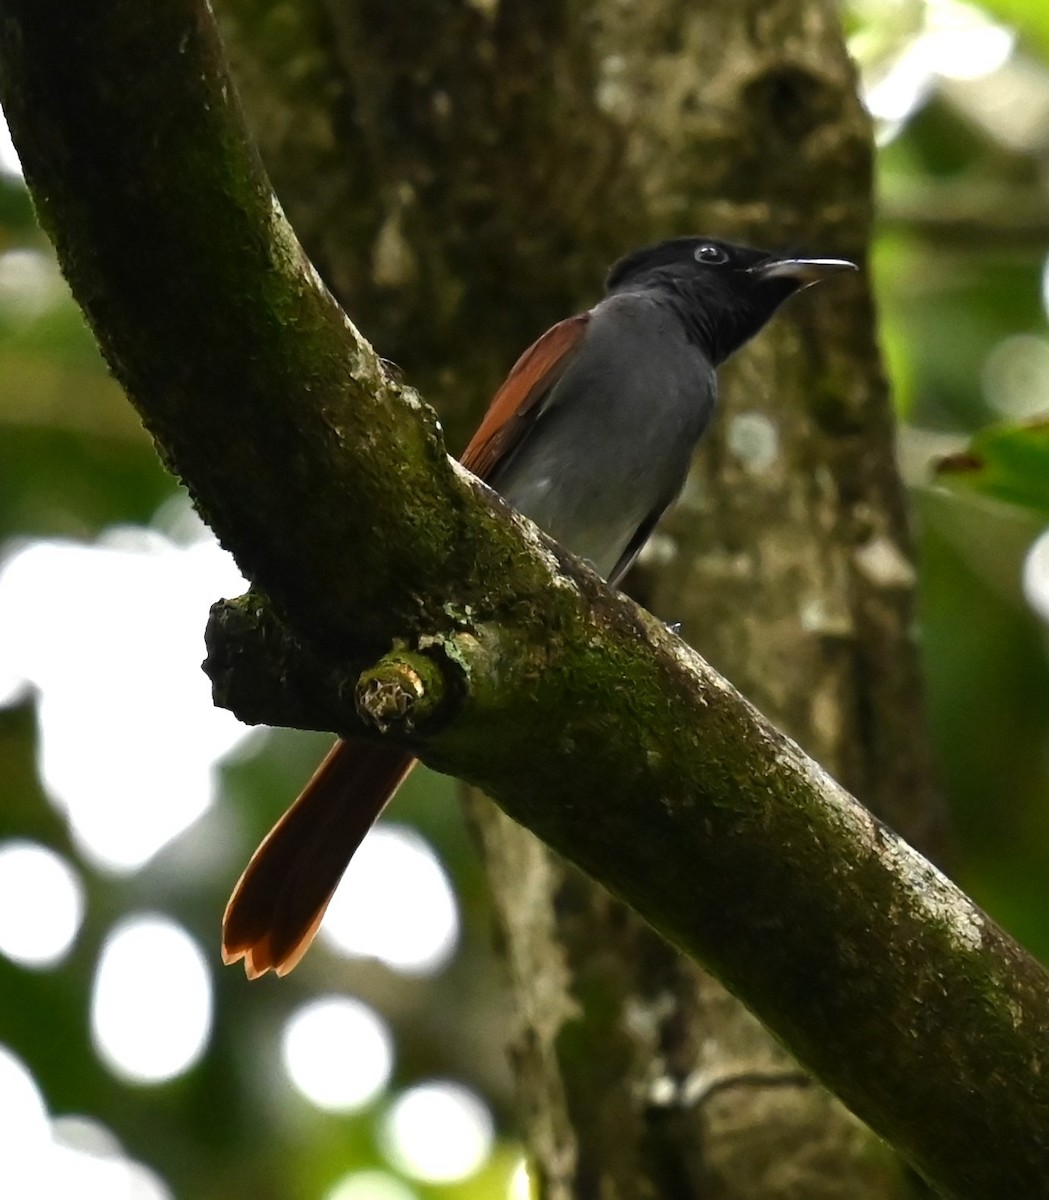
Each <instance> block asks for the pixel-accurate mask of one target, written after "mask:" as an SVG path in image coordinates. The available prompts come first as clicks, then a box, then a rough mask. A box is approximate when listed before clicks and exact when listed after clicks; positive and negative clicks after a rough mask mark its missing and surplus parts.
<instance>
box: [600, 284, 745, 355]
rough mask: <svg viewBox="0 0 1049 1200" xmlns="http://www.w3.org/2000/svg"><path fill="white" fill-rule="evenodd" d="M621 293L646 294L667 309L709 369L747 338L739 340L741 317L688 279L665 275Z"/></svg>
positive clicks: (729, 303)
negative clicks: (634, 292) (707, 362)
mask: <svg viewBox="0 0 1049 1200" xmlns="http://www.w3.org/2000/svg"><path fill="white" fill-rule="evenodd" d="M639 282H640V281H639ZM624 290H630V291H637V292H642V293H647V294H648V295H650V296H651V297H652V298H653V300H655V301H656V302H657V303H658V304H661V305H664V306H665V307H667V308H669V309H670V310H671V311H672V312H673V313H674V315H675V317H676V318H677V319H678V320H679V321H680V322H681V325H682V327H683V329H684V331H685V336H686V337H687V338H688V340H689V341H690V342H691V343H692V344H693V345H694V346H695V347H696V348H697V349H699V350H700V351H701V352H702V353H703V356H704V357H705V358H706V359H707V360H708V361H709V362H710V363H711V365H712V366H715V367H716V366H719V365H720V364H721V363H723V362H724V361H725V359H726V358H728V356H729V355H730V354H732V352H733V351H734V350H737V349H738V348H739V346H740V345H742V343H743V342H744V341H745V340H746V338H747V337H749V336H750V333H749V332H748V333H746V334H745V335H744V336H743V337H742V338H741V337H740V336H739V333H740V328H741V324H745V323H746V314H745V313H743V312H737V311H736V306H735V305H734V304H732V303H731V301H729V302H728V303H726V301H725V298H723V297H720V296H717V297H715V296H711V295H710V294H709V293H708V292H707V291H705V290H704V289H703V288H701V287H700V286H697V284H696V283H695V282H694V281H693V280H691V279H687V278H686V279H682V278H681V277H679V276H675V275H673V274H671V273H669V272H668V273H667V274H665V275H663V274H661V275H660V276H659V278H654V279H651V280H646V281H644V282H643V283H640V286H638V283H635V284H634V286H633V287H631V288H629V289H624ZM757 324H758V323H755V331H756V329H757Z"/></svg>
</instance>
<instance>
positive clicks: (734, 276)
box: [222, 237, 855, 979]
mask: <svg viewBox="0 0 1049 1200" xmlns="http://www.w3.org/2000/svg"><path fill="white" fill-rule="evenodd" d="M854 269H855V265H854V264H853V263H850V262H846V261H844V260H842V259H836V258H793V257H789V256H785V255H780V254H770V253H768V252H766V251H763V250H753V249H750V248H749V247H745V246H736V245H732V244H730V243H728V242H722V241H716V240H714V239H713V238H707V237H684V238H675V239H673V240H671V241H666V242H660V243H658V244H657V245H654V246H648V247H646V248H644V249H642V250H638V251H636V252H635V253H633V254H630V255H628V256H627V257H626V258H623V259H621V260H620V261H619V262H617V263H616V264H615V266H614V267H613V268H612V270H611V271H610V273H609V275H608V280H607V282H606V295H605V298H604V299H603V300H601V301H600V303H598V304H596V305H595V306H594V307H593V308H592V309H590V310H589V312H584V313H579V314H578V315H576V316H574V317H569V318H568V319H567V320H564V321H561V322H559V323H558V324H557V325H555V326H554V327H553V328H552V329H550V330H548V331H547V332H546V333H544V334H543V336H542V337H541V338H539V340H538V341H537V342H535V343H534V344H533V345H532V346H530V347H529V348H528V349H527V350H526V351H525V352H524V354H522V355H521V357H520V358H519V359H518V360H517V363H516V364H515V365H514V368H513V370H512V371H511V372H510V374H509V376H508V377H507V379H506V382H505V383H504V384H503V385H502V387H501V388H500V389H499V390H498V391H497V392H496V394H495V397H494V399H493V400H492V403H491V406H490V407H489V409H488V412H487V414H486V415H485V418H484V420H483V421H482V422H481V425H480V428H479V429H478V430H477V432H476V434H474V437H473V439H472V440H471V442H470V444H469V445H468V446H467V448H466V452H465V453H464V455H463V457H462V462H463V465H464V466H466V467H469V468H470V470H472V471H473V472H475V473H476V474H477V475H478V476H480V478H481V479H483V480H485V481H486V482H487V483H488V484H489V485H490V486H491V487H493V488H494V489H495V490H496V491H498V492H500V493H501V494H502V495H503V497H504V498H505V499H506V500H507V501H508V502H509V503H510V504H512V505H513V506H514V507H515V508H516V509H518V510H519V511H520V512H522V513H524V515H525V516H527V517H530V518H531V519H532V520H533V521H534V522H535V523H536V524H537V525H538V526H540V528H542V529H544V530H545V531H546V532H547V533H549V534H550V535H551V536H552V537H554V538H555V539H556V540H557V541H559V542H561V543H562V544H563V545H564V546H565V547H566V548H567V549H569V550H571V551H573V552H574V553H575V554H578V555H580V556H581V557H582V558H585V559H588V560H589V562H590V563H591V564H592V565H593V566H594V568H595V569H596V570H597V571H598V572H599V573H600V574H601V575H603V576H604V577H605V578H606V579H607V580H608V581H609V583H612V584H615V583H617V582H618V581H619V580H620V579H621V578H622V577H623V575H624V574H625V573H626V571H627V569H628V568H629V567H630V565H631V563H632V562H633V561H634V559H635V558H636V557H637V554H638V552H639V551H640V550H641V547H642V546H643V545H644V544H645V541H646V540H647V538H648V537H649V535H650V534H651V532H652V530H653V528H654V526H655V524H656V522H657V521H658V520H659V518H660V516H661V515H662V514H663V512H664V511H665V510H666V508H667V506H668V505H669V504H670V503H671V502H672V501H673V500H674V499H675V498H676V497H677V495H678V493H679V492H680V491H681V488H682V487H683V485H684V482H685V475H686V473H687V471H688V465H689V460H690V458H691V456H692V451H693V449H694V448H695V445H696V442H697V441H698V440H699V438H700V436H701V435H702V433H703V431H704V429H705V428H706V427H707V424H708V423H709V421H710V418H711V414H712V412H713V409H714V401H715V398H716V395H717V382H716V378H715V370H716V368H717V367H718V366H719V365H720V364H721V363H723V362H724V361H725V359H726V358H728V357H729V355H730V354H732V353H733V351H735V350H737V349H739V347H740V346H742V345H743V343H744V342H746V341H747V340H748V339H749V338H751V337H752V336H753V335H754V334H756V333H757V332H758V330H759V329H761V327H762V326H763V325H764V324H765V323H766V322H767V321H768V319H769V318H770V317H771V316H772V314H773V313H774V312H775V311H776V309H777V308H779V306H780V305H781V304H782V303H783V302H784V301H785V300H787V299H789V298H790V297H791V296H792V295H794V293H795V292H798V291H800V290H801V289H802V288H804V287H807V286H808V285H809V284H812V283H816V282H818V281H819V280H820V279H823V278H824V277H825V276H827V275H830V274H833V273H835V272H838V271H845V270H854ZM413 765H414V760H413V759H412V758H411V756H410V755H407V754H405V753H404V751H402V750H398V749H396V748H394V747H390V746H384V745H381V744H380V745H375V744H371V743H365V742H354V741H339V742H337V743H336V744H335V746H334V748H333V749H332V750H331V751H330V752H329V754H328V756H327V758H325V760H324V761H323V762H322V763H321V765H320V767H319V768H318V769H317V771H316V773H315V774H314V776H313V778H312V779H311V780H310V781H309V783H308V784H307V785H306V788H305V790H304V791H303V793H302V795H300V796H299V798H298V799H297V800H296V801H295V803H294V804H293V805H292V806H291V808H289V809H288V811H287V812H286V813H285V814H284V816H283V817H281V819H280V820H279V821H278V822H277V824H276V825H275V826H274V828H273V829H272V830H271V831H270V833H269V835H268V836H267V837H266V839H265V841H263V843H262V844H261V845H260V846H259V848H258V850H256V851H255V854H254V855H253V856H252V859H251V861H250V862H249V863H248V866H247V869H246V870H245V871H244V874H243V875H242V876H241V877H240V880H239V882H238V883H237V886H236V887H235V888H234V890H233V895H232V896H231V898H230V901H229V904H228V905H227V907H226V914H225V917H224V919H223V947H222V954H223V958H224V959H225V961H226V962H227V963H232V962H236V961H237V960H238V959H241V958H243V959H244V966H245V969H246V971H247V973H248V977H249V978H252V979H254V978H256V977H257V976H259V975H262V974H264V973H265V972H266V971H270V970H273V971H276V972H277V974H278V975H283V974H285V973H286V972H288V971H290V970H291V969H292V967H294V966H295V964H296V963H297V962H298V961H299V959H300V958H301V957H302V955H303V954H304V953H305V952H306V950H307V948H308V947H309V944H310V942H311V940H312V938H313V935H314V933H315V932H316V930H317V927H318V925H319V924H320V921H321V918H322V917H323V915H324V911H325V909H326V908H327V905H328V901H329V899H330V898H331V895H332V893H333V892H334V890H335V887H336V885H337V884H338V882H339V880H340V878H341V877H342V874H343V871H344V870H345V869H346V866H347V865H348V863H349V861H350V858H351V857H352V855H353V853H354V851H355V850H356V849H357V847H358V846H359V845H360V843H361V841H362V839H363V838H364V835H365V834H366V833H367V832H368V830H369V829H370V828H371V826H372V825H373V824H374V822H375V821H376V819H377V818H378V816H379V814H380V813H381V812H382V810H383V809H384V808H385V807H386V804H387V802H388V801H389V800H390V798H391V797H392V796H393V794H394V792H395V791H396V790H397V787H398V786H399V784H400V783H401V781H402V780H403V779H404V777H405V776H406V775H407V774H408V772H409V771H410V770H411V768H412V766H413Z"/></svg>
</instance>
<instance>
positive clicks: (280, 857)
mask: <svg viewBox="0 0 1049 1200" xmlns="http://www.w3.org/2000/svg"><path fill="white" fill-rule="evenodd" d="M414 765H415V759H413V758H412V757H411V755H408V754H405V753H404V752H403V751H401V750H395V749H393V748H391V747H387V746H373V745H370V744H369V743H367V742H345V741H340V742H336V743H335V745H334V746H333V747H332V748H331V750H330V751H329V752H328V755H327V757H326V758H325V759H324V761H323V762H322V763H321V765H320V766H319V767H318V768H317V770H316V771H315V772H314V774H313V777H312V779H310V781H309V783H307V784H306V787H305V788H304V789H303V791H302V794H301V795H300V796H299V798H298V799H297V800H296V801H295V803H294V804H293V805H292V806H291V808H289V809H288V811H287V812H286V813H285V814H284V816H283V817H281V819H280V820H279V821H278V822H277V824H276V825H274V826H273V828H272V829H271V830H270V832H269V833H268V834H267V835H266V837H265V839H264V840H263V842H262V844H261V845H260V846H259V848H258V849H257V850H256V851H255V853H254V854H253V855H252V856H251V861H250V862H249V863H248V865H247V867H245V869H244V874H243V875H241V877H240V879H239V880H238V881H237V886H236V887H235V888H234V889H233V894H232V896H230V899H229V904H227V905H226V913H225V916H224V917H223V918H222V958H223V960H224V961H225V962H227V963H235V962H236V961H237V960H238V959H241V958H243V959H244V970H245V971H246V972H247V974H248V978H249V979H257V978H258V976H260V975H264V974H265V973H266V972H267V971H276V972H277V974H278V975H286V974H287V973H288V972H289V971H290V970H291V969H292V967H294V966H295V964H296V963H297V962H298V961H299V959H300V958H302V956H303V955H304V954H305V953H306V951H307V950H308V949H309V945H310V942H312V941H313V935H314V934H315V933H316V932H317V927H318V926H319V925H320V923H321V918H322V917H323V916H324V910H325V909H326V908H327V907H328V901H329V900H330V899H331V897H332V893H333V892H334V891H335V888H336V886H337V885H338V882H339V880H340V879H341V878H342V874H343V872H344V871H345V870H346V867H347V866H348V865H349V861H350V859H351V858H352V857H353V855H354V852H355V851H356V849H357V847H358V846H359V845H360V844H361V842H362V841H363V840H364V835H365V834H366V833H367V832H368V830H369V829H371V827H372V826H373V825H374V824H375V822H376V820H378V817H379V814H380V813H381V812H382V810H383V809H384V808H385V807H386V805H387V804H388V803H389V801H390V800H391V799H392V798H393V794H394V792H396V791H397V788H398V787H399V786H400V784H401V781H402V780H403V779H404V777H405V776H406V775H407V774H408V772H409V771H410V770H411V769H412V767H413V766H414Z"/></svg>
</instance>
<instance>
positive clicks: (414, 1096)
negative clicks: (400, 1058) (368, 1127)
mask: <svg viewBox="0 0 1049 1200" xmlns="http://www.w3.org/2000/svg"><path fill="white" fill-rule="evenodd" d="M492 1140H493V1129H492V1117H491V1114H490V1113H489V1111H488V1108H487V1107H486V1105H485V1104H484V1102H483V1101H482V1100H481V1099H480V1097H478V1096H477V1095H476V1094H475V1093H474V1092H472V1091H470V1089H469V1088H466V1087H463V1085H462V1084H459V1083H453V1082H451V1081H445V1080H433V1081H431V1082H429V1083H421V1084H419V1085H418V1086H417V1087H413V1088H410V1089H409V1090H408V1091H406V1092H404V1093H403V1095H401V1096H400V1097H398V1099H397V1100H396V1101H395V1102H394V1103H393V1105H392V1106H391V1108H390V1110H389V1112H388V1113H387V1114H386V1118H385V1120H384V1122H383V1128H382V1141H383V1148H384V1150H385V1152H386V1154H387V1157H388V1158H389V1159H390V1161H391V1162H392V1163H393V1165H394V1166H395V1167H397V1169H398V1170H400V1171H402V1172H403V1173H404V1174H405V1175H409V1176H411V1177H412V1178H413V1179H419V1180H422V1181H424V1182H426V1183H452V1182H454V1181H455V1180H458V1179H466V1178H467V1177H468V1176H470V1175H473V1174H475V1173H476V1172H477V1171H479V1170H480V1169H481V1167H483V1166H484V1164H485V1162H486V1161H487V1160H488V1156H489V1155H490V1154H491V1152H492Z"/></svg>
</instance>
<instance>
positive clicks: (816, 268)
mask: <svg viewBox="0 0 1049 1200" xmlns="http://www.w3.org/2000/svg"><path fill="white" fill-rule="evenodd" d="M855 269H856V267H855V264H854V263H851V262H847V261H846V260H845V259H840V258H796V257H793V256H791V255H786V254H773V253H770V252H769V251H768V250H754V249H752V248H751V247H750V246H736V245H733V244H732V243H731V242H722V241H718V240H717V239H716V238H709V237H683V238H672V239H671V240H670V241H666V242H658V243H657V244H656V245H654V246H646V247H644V248H643V249H641V250H635V251H634V253H633V254H628V255H627V256H626V258H621V259H620V260H619V262H617V263H616V264H615V266H614V267H613V268H612V270H611V271H610V272H609V274H608V279H607V281H606V285H605V286H606V290H607V292H608V294H609V295H611V294H613V293H616V292H643V291H656V292H661V293H663V294H664V295H666V296H668V297H669V298H671V299H672V301H673V302H674V304H675V307H676V308H677V309H678V311H679V313H680V315H681V318H682V320H683V321H684V322H685V326H686V328H687V329H688V331H689V334H690V336H691V337H692V338H694V340H695V341H696V342H697V343H698V344H699V345H700V346H701V347H702V348H703V350H704V352H705V353H706V354H708V355H709V356H710V358H711V360H712V362H714V363H715V364H717V363H720V362H724V360H725V359H726V358H728V356H729V355H730V354H732V353H733V351H735V350H738V349H739V347H740V346H742V345H743V343H744V342H746V341H747V340H748V339H749V338H752V337H753V336H754V334H756V333H757V332H758V330H759V329H761V327H762V326H763V325H764V324H765V322H766V321H768V319H769V318H770V317H771V316H772V314H773V313H774V312H775V311H776V309H777V308H779V306H780V305H781V304H782V303H783V302H784V300H787V299H789V298H790V297H791V296H793V295H794V293H795V292H798V291H800V290H801V289H802V288H804V287H808V286H809V285H810V284H813V283H817V282H819V280H820V279H822V278H823V277H824V276H825V275H829V274H831V273H833V272H836V271H847V270H855Z"/></svg>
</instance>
